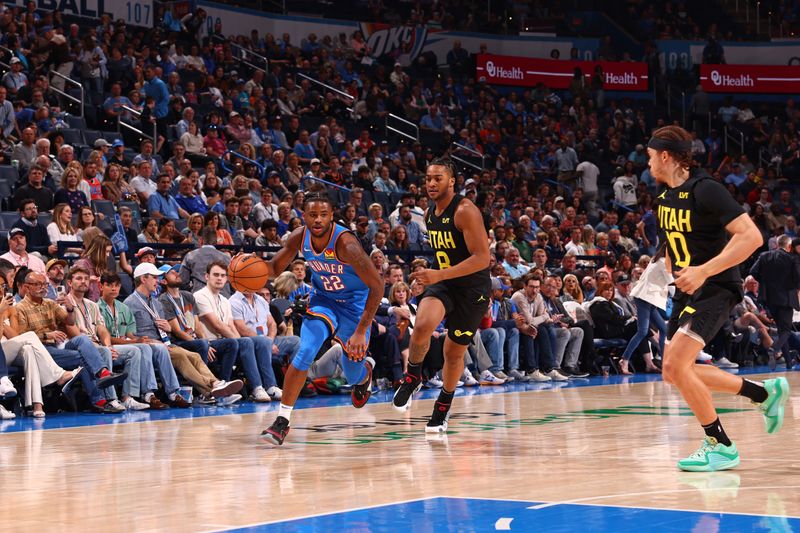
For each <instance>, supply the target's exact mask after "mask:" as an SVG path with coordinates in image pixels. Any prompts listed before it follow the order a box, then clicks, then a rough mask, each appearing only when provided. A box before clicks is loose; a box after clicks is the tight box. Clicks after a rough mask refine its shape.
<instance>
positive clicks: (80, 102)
mask: <svg viewBox="0 0 800 533" xmlns="http://www.w3.org/2000/svg"><path fill="white" fill-rule="evenodd" d="M49 75H50V78H49V80H48V81H49V82H50V90H51V91H53V92H54V93H56V94H60V95H61V96H62V97H63V98H66V99H67V100H69V101H70V102H73V103H75V104H78V108H79V111H78V113H79V114H78V116H79V117H80V118H83V102H84V100H85V99H86V97H85V94H84V92H85V91H84V90H83V84H82V83H80V82H78V81H75V80H73V79H72V78H70V77H69V76H64V75H63V74H61V73H60V72H57V71H55V70H51V71H50V72H49ZM53 76H57V77H59V78H61V79H63V80H64V82H65V83H69V84H72V85H74V86H75V87H77V88H78V89H80V91H81V97H80V98H75V97H74V96H72V95H71V94H68V93H66V92H65V91H62V90H61V89H56V88H55V87H53V83H52V82H53V78H52V77H53Z"/></svg>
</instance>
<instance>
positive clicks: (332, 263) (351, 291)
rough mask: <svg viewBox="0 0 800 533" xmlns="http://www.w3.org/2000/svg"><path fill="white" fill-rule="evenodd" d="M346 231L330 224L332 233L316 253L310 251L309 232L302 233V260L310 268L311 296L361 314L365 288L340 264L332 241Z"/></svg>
mask: <svg viewBox="0 0 800 533" xmlns="http://www.w3.org/2000/svg"><path fill="white" fill-rule="evenodd" d="M347 232H350V230H348V229H347V228H345V227H344V226H340V225H339V224H333V231H332V232H331V236H330V239H328V243H327V244H326V245H325V247H324V248H323V249H322V250H321V251H320V252H317V250H315V249H314V244H313V243H312V241H311V233H310V232H309V231H308V228H305V229H304V230H303V257H304V258H305V260H306V264H307V265H308V266H309V267H310V268H311V287H312V289H313V290H312V291H311V296H312V297H313V296H314V295H320V296H323V297H325V298H328V299H330V300H333V301H335V302H336V303H339V304H346V305H345V307H346V308H349V310H354V311H357V312H358V316H359V317H360V316H361V313H363V312H364V305H366V303H367V296H368V295H369V288H368V287H367V286H366V285H365V284H364V282H363V281H361V278H359V277H358V275H357V274H356V271H355V270H354V269H353V267H352V266H350V265H349V264H347V263H345V262H343V261H340V260H339V258H338V257H337V256H336V241H337V240H338V239H339V237H340V236H341V235H342V234H343V233H347Z"/></svg>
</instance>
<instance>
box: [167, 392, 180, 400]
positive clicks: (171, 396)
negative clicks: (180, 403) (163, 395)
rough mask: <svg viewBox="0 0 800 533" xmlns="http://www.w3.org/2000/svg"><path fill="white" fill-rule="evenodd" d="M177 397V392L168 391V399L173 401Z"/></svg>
mask: <svg viewBox="0 0 800 533" xmlns="http://www.w3.org/2000/svg"><path fill="white" fill-rule="evenodd" d="M177 397H178V393H177V392H173V393H170V395H169V401H171V402H174V401H175V398H177Z"/></svg>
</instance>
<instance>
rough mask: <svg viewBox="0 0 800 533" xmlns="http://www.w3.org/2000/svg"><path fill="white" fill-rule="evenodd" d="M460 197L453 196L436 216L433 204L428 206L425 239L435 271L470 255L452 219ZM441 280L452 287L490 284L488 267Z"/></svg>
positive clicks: (476, 286) (461, 198) (479, 286)
mask: <svg viewBox="0 0 800 533" xmlns="http://www.w3.org/2000/svg"><path fill="white" fill-rule="evenodd" d="M463 199H464V197H463V196H461V195H460V194H456V195H455V196H453V199H452V200H451V201H450V204H449V205H448V206H447V208H446V209H445V210H444V211H443V212H442V214H441V215H438V216H437V215H436V204H435V203H434V204H433V205H431V206H430V207H429V208H428V214H427V216H426V217H425V225H426V226H427V228H428V241H429V243H430V245H431V248H433V250H434V251H435V252H436V257H434V263H435V264H436V266H437V268H438V269H439V270H443V269H445V268H450V267H451V266H455V265H457V264H459V263H460V262H462V261H466V260H467V258H469V257H470V253H469V248H467V242H466V241H465V240H464V234H463V233H462V232H461V230H459V229H458V228H457V227H456V221H455V218H456V208H457V207H458V204H459V203H460V202H461V200H463ZM443 283H444V284H445V285H447V286H448V287H452V288H478V289H480V288H484V287H485V286H489V287H491V280H490V278H489V269H488V268H487V269H485V270H481V271H479V272H475V273H474V274H469V275H467V276H462V277H460V278H454V279H450V280H446V281H444V282H443Z"/></svg>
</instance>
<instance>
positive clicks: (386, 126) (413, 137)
mask: <svg viewBox="0 0 800 533" xmlns="http://www.w3.org/2000/svg"><path fill="white" fill-rule="evenodd" d="M390 118H392V119H395V120H398V121H400V122H402V123H403V124H407V125H409V126H411V127H412V128H414V135H411V134H409V133H406V132H404V131H402V130H398V129H397V128H395V127H393V126H390V125H389V119H390ZM390 131H393V132H394V133H397V134H398V135H402V136H403V137H406V138H408V139H411V140H412V141H414V142H418V141H419V126H417V125H416V124H414V123H413V122H411V121H410V120H406V119H404V118H402V117H398V116H397V115H395V114H394V113H388V114H387V115H386V119H385V121H384V135H386V136H388V135H389V132H390Z"/></svg>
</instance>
